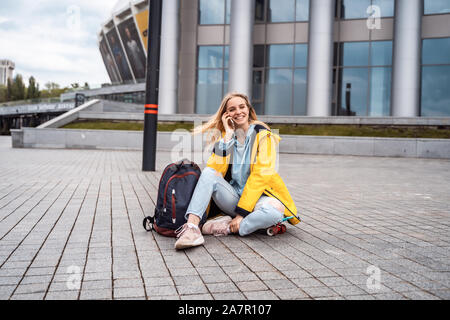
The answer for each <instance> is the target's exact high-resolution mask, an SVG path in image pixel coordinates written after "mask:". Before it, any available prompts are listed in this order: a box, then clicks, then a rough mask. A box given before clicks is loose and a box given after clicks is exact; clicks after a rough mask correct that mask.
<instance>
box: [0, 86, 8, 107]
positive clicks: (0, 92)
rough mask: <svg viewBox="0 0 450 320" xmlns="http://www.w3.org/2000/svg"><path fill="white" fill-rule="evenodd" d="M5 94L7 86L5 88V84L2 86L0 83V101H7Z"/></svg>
mask: <svg viewBox="0 0 450 320" xmlns="http://www.w3.org/2000/svg"><path fill="white" fill-rule="evenodd" d="M7 94H8V88H6V86H4V85H0V103H1V102H6V101H8V100H7Z"/></svg>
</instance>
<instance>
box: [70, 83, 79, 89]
mask: <svg viewBox="0 0 450 320" xmlns="http://www.w3.org/2000/svg"><path fill="white" fill-rule="evenodd" d="M71 86H72V88H73V89H78V88H79V87H80V85H79V84H78V83H76V82H75V83H72V84H71Z"/></svg>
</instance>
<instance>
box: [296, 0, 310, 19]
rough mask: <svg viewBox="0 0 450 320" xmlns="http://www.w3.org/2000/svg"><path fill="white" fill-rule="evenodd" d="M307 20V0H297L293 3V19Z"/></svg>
mask: <svg viewBox="0 0 450 320" xmlns="http://www.w3.org/2000/svg"><path fill="white" fill-rule="evenodd" d="M308 20H309V0H297V2H296V5H295V21H308Z"/></svg>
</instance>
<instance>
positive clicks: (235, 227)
mask: <svg viewBox="0 0 450 320" xmlns="http://www.w3.org/2000/svg"><path fill="white" fill-rule="evenodd" d="M242 220H244V218H243V217H242V216H240V215H236V217H234V218H233V220H231V222H230V231H231V232H232V233H238V232H239V225H240V224H241V221H242Z"/></svg>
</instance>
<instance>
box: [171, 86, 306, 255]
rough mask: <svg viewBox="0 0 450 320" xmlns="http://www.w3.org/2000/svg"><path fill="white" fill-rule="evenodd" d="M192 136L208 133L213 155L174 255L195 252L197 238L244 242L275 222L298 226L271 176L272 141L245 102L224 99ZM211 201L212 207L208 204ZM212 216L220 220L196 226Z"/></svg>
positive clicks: (281, 187)
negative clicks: (234, 236)
mask: <svg viewBox="0 0 450 320" xmlns="http://www.w3.org/2000/svg"><path fill="white" fill-rule="evenodd" d="M196 133H210V139H209V142H210V143H211V144H214V149H213V151H212V154H211V156H210V158H209V159H208V162H207V167H206V168H205V169H204V170H203V172H202V174H201V176H200V179H199V181H198V183H197V186H196V188H195V190H194V193H193V195H192V199H191V202H190V204H189V207H188V209H187V211H186V219H187V223H186V224H184V225H183V226H182V227H180V228H179V230H177V241H176V243H175V248H176V249H184V248H189V247H193V246H199V245H202V244H203V243H204V241H205V240H204V238H203V236H202V234H212V235H216V236H219V235H228V234H230V233H236V234H239V235H240V236H246V235H248V234H250V233H252V232H254V231H256V230H259V229H264V228H268V227H270V226H272V225H274V224H276V223H278V222H280V221H281V220H282V219H283V217H284V216H293V218H291V219H289V222H290V223H292V224H297V223H298V222H300V219H299V218H298V216H297V208H296V207H295V204H294V201H293V200H292V198H291V196H290V194H289V191H288V190H287V188H286V185H285V184H284V183H283V180H282V179H281V177H280V176H279V175H278V173H277V172H276V169H275V168H276V163H275V162H276V158H277V157H276V144H277V143H278V141H279V139H280V138H279V137H278V136H277V135H274V134H272V132H271V131H270V129H269V127H268V126H267V125H266V124H265V123H263V122H260V121H258V119H257V116H256V113H255V110H254V109H253V107H252V106H251V104H250V101H249V99H248V97H247V96H246V95H244V94H241V93H230V94H228V95H226V96H225V97H224V98H223V100H222V103H221V105H220V107H219V110H218V111H217V112H216V114H215V115H214V116H213V117H212V118H211V120H210V121H209V122H207V123H206V124H205V125H203V126H200V127H198V128H195V129H194V134H196ZM211 200H213V201H211ZM212 211H220V212H222V213H224V214H225V215H219V216H218V218H217V217H216V218H214V219H209V220H208V221H207V222H206V223H205V224H204V225H203V227H202V229H201V230H200V227H199V223H200V221H201V219H202V217H203V216H204V215H205V214H208V216H212Z"/></svg>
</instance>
